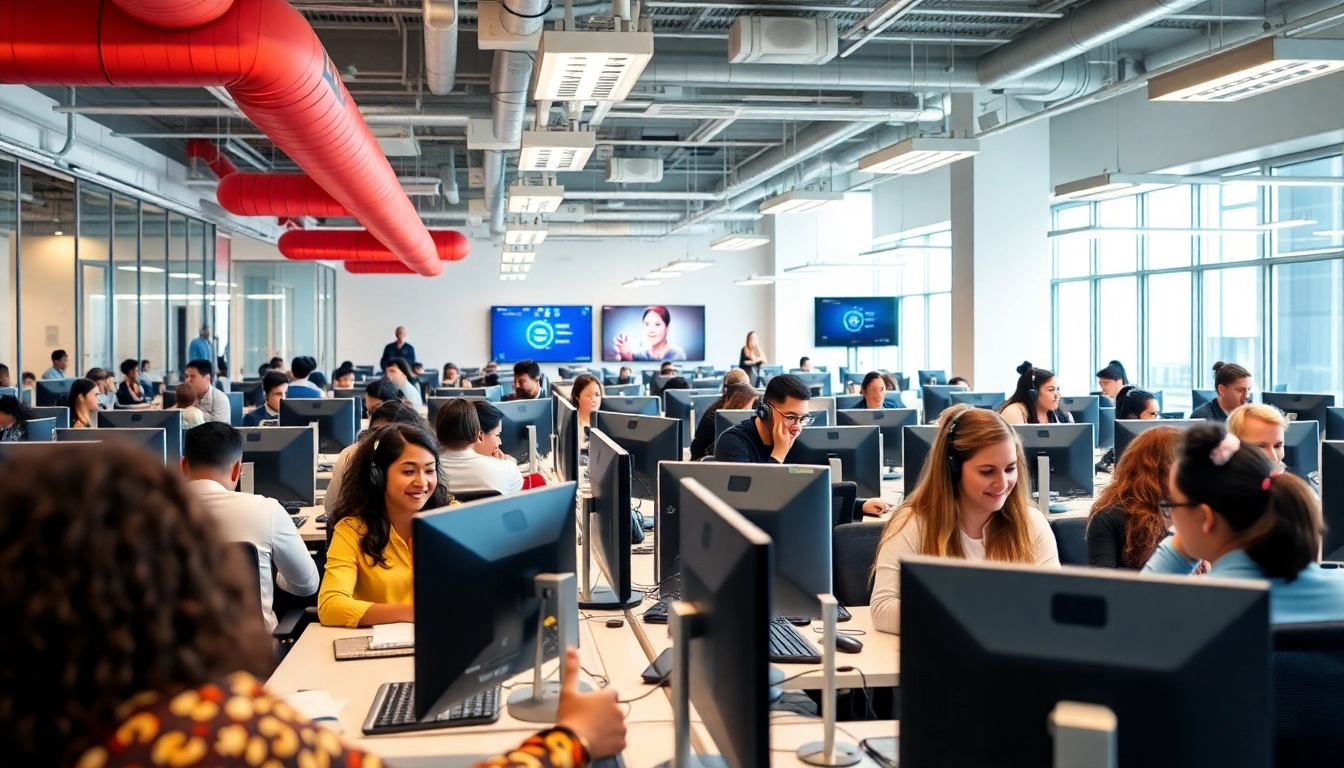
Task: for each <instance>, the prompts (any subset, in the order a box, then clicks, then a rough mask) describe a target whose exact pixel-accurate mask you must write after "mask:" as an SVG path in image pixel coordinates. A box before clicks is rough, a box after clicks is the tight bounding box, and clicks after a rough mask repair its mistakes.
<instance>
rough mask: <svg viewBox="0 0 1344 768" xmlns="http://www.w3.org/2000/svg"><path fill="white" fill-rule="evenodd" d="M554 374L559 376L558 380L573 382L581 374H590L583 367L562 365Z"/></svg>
mask: <svg viewBox="0 0 1344 768" xmlns="http://www.w3.org/2000/svg"><path fill="white" fill-rule="evenodd" d="M556 372H557V373H559V374H560V378H561V379H562V380H564V381H573V380H574V379H576V378H578V376H579V374H581V373H590V371H589V370H588V369H587V368H586V367H584V366H574V367H569V366H564V365H562V366H560V367H559V368H558V369H557V370H556Z"/></svg>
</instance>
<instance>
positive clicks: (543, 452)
mask: <svg viewBox="0 0 1344 768" xmlns="http://www.w3.org/2000/svg"><path fill="white" fill-rule="evenodd" d="M494 406H495V407H496V408H498V409H499V412H500V413H502V414H503V415H504V420H503V421H502V422H501V424H502V426H503V431H502V432H500V433H499V439H500V447H499V449H500V450H501V451H503V452H504V453H506V454H508V455H510V456H512V457H513V458H514V460H516V461H518V462H519V463H522V462H525V461H529V458H530V457H529V453H528V449H529V448H530V447H531V446H532V443H531V442H530V441H529V433H528V429H527V428H528V427H529V426H530V427H535V428H536V432H537V442H536V446H537V456H549V455H550V454H551V429H552V428H553V427H554V425H555V415H554V412H553V411H552V410H551V401H550V400H549V399H547V398H540V399H537V400H509V401H507V402H503V403H495V404H494Z"/></svg>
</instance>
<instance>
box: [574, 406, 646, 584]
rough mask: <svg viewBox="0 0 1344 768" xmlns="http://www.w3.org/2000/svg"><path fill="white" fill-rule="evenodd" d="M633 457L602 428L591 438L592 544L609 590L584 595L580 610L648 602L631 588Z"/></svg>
mask: <svg viewBox="0 0 1344 768" xmlns="http://www.w3.org/2000/svg"><path fill="white" fill-rule="evenodd" d="M630 458H631V457H630V454H629V453H628V452H627V451H626V450H625V449H624V448H622V447H621V446H620V445H617V444H616V441H614V440H612V439H611V438H610V437H608V436H607V435H606V434H605V433H604V432H603V431H602V429H601V428H600V427H599V428H596V429H593V430H592V431H591V432H590V433H589V435H588V488H589V493H591V494H592V496H593V500H592V505H593V506H592V509H593V517H592V520H591V525H592V527H591V528H589V534H588V535H589V538H590V541H591V544H593V545H595V546H596V551H597V553H598V554H599V555H600V557H599V562H600V563H601V564H602V566H603V572H604V574H605V575H606V579H607V584H608V586H607V587H591V586H590V592H589V594H588V595H586V596H584V595H581V596H580V603H579V607H580V608H585V609H587V608H595V609H596V608H601V609H607V608H614V609H616V610H620V609H622V608H633V607H634V606H636V605H639V604H640V603H642V602H644V593H643V592H633V591H631V589H630V547H631V545H632V544H633V538H634V527H633V517H632V515H631V513H630Z"/></svg>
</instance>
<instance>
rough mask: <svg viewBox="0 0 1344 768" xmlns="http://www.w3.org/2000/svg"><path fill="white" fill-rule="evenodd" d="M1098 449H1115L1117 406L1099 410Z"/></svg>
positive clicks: (1103, 407) (1104, 407)
mask: <svg viewBox="0 0 1344 768" xmlns="http://www.w3.org/2000/svg"><path fill="white" fill-rule="evenodd" d="M1097 419H1098V422H1099V423H1098V424H1097V447H1098V448H1107V449H1110V448H1114V447H1115V406H1109V407H1108V406H1104V405H1103V406H1102V407H1100V408H1098V409H1097Z"/></svg>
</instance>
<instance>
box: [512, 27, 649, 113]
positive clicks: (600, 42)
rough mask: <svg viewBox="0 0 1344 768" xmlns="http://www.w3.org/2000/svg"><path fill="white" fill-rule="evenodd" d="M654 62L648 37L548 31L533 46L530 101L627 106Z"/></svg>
mask: <svg viewBox="0 0 1344 768" xmlns="http://www.w3.org/2000/svg"><path fill="white" fill-rule="evenodd" d="M652 58H653V33H652V32H577V31H570V30H564V31H560V30H550V29H548V30H546V31H545V32H542V33H541V44H540V45H539V46H538V47H537V56H536V61H537V67H536V72H535V74H534V75H533V77H532V98H533V99H535V100H537V101H625V98H626V97H627V96H629V95H630V89H631V88H634V87H635V81H637V80H639V76H640V74H641V73H642V72H643V71H644V67H645V66H646V65H648V63H649V60H650V59H652Z"/></svg>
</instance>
